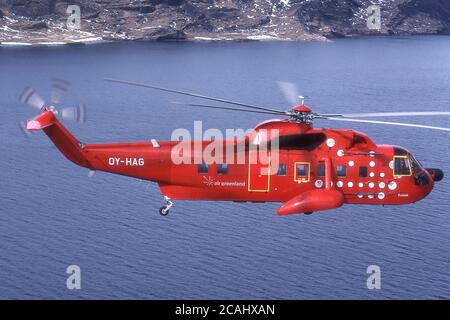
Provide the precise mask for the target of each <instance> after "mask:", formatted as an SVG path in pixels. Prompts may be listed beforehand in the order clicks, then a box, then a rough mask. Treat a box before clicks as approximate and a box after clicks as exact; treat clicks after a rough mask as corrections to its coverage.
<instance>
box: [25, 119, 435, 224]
mask: <svg viewBox="0 0 450 320" xmlns="http://www.w3.org/2000/svg"><path fill="white" fill-rule="evenodd" d="M29 128H30V129H31V130H38V129H43V130H44V132H45V133H46V134H47V135H48V136H49V137H50V139H51V140H52V141H53V142H54V143H55V145H56V146H57V147H58V148H59V150H60V151H61V152H62V153H63V154H64V155H65V156H66V157H67V158H68V159H69V160H71V161H73V162H75V163H76V164H78V165H80V166H83V167H86V168H89V169H90V170H98V171H105V172H110V173H115V174H120V175H125V176H129V177H133V178H138V179H143V180H148V181H153V182H156V183H158V184H159V186H160V190H161V193H162V194H163V195H164V196H166V197H169V198H171V199H179V200H226V201H242V202H247V201H248V202H284V203H285V204H284V205H283V206H282V207H280V209H279V210H278V213H279V214H282V215H283V214H291V213H301V212H304V213H309V212H311V211H317V210H326V209H331V208H337V207H339V206H341V205H342V204H376V205H397V204H406V203H412V202H415V201H418V200H420V199H422V198H424V197H425V196H427V195H428V194H429V193H430V191H431V190H432V188H433V185H434V180H439V179H440V178H442V177H441V175H442V172H440V170H438V169H429V170H427V169H424V168H423V167H422V165H421V164H420V163H419V162H418V161H417V160H416V159H415V158H414V156H413V155H412V154H411V153H410V152H408V151H407V150H406V149H404V148H401V147H396V146H392V145H377V144H375V143H373V142H372V140H371V139H370V138H369V137H368V136H367V135H365V134H363V133H360V132H357V131H354V130H342V129H316V128H312V127H311V126H310V125H309V124H305V123H296V122H291V121H287V120H270V121H266V122H264V123H262V124H260V125H258V126H257V127H256V128H255V130H254V132H253V133H252V134H250V135H247V136H245V137H243V138H240V139H236V140H226V141H219V142H222V143H221V144H217V142H218V141H215V143H216V145H221V146H222V147H221V148H223V154H224V156H223V158H222V159H219V160H217V158H216V161H215V162H208V161H206V160H205V159H204V158H203V155H204V152H205V151H206V150H208V148H209V151H211V146H210V144H211V141H201V142H198V141H187V142H186V141H185V142H184V143H185V144H184V146H185V147H186V146H187V147H192V148H193V150H194V149H195V148H194V145H195V146H196V147H197V148H198V146H199V145H200V149H197V151H194V152H191V153H190V154H188V155H184V159H185V160H186V161H184V162H183V163H174V160H173V157H174V150H175V148H178V149H176V152H177V154H178V155H180V152H181V153H183V152H186V150H184V149H183V148H181V149H180V148H179V142H178V141H167V142H157V141H155V140H152V141H149V142H137V143H113V144H82V143H80V142H78V141H77V140H76V139H75V138H74V137H73V136H72V135H71V134H70V133H69V132H68V131H67V130H66V129H65V128H64V127H63V126H62V124H61V123H60V122H59V121H58V120H57V119H56V117H55V115H54V114H53V113H52V112H51V111H44V113H42V114H41V116H39V117H38V118H37V119H35V120H33V121H30V122H29ZM272 129H276V132H277V134H276V136H270V135H269V136H267V141H265V142H267V143H268V145H269V146H270V147H272V148H270V147H269V148H266V149H265V151H266V154H267V157H268V161H267V159H266V161H262V159H260V156H259V153H258V152H257V150H258V148H256V149H255V148H252V147H251V146H252V145H254V144H262V142H264V141H262V140H261V139H259V140H258V139H256V137H258V133H259V132H263V131H265V132H267V131H270V130H272ZM275 138H276V139H277V146H276V147H277V148H276V149H274V148H273V141H274V139H275ZM239 146H240V147H241V148H239ZM198 150H200V151H201V152H200V154H199V152H198ZM230 150H232V151H233V154H232V155H231V157H230V155H229V154H227V152H228V153H229V151H230ZM215 152H217V150H215ZM275 152H276V154H275ZM275 155H276V157H275ZM181 156H183V154H181ZM275 158H276V163H274V162H275V160H274V159H275ZM239 159H240V160H241V161H238V160H239Z"/></svg>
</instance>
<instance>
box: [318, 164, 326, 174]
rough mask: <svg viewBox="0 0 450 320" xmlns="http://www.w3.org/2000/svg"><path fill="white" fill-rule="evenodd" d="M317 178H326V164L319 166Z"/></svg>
mask: <svg viewBox="0 0 450 320" xmlns="http://www.w3.org/2000/svg"><path fill="white" fill-rule="evenodd" d="M317 176H318V177H325V163H319V164H318V165H317Z"/></svg>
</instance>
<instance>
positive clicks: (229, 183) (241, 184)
mask: <svg viewBox="0 0 450 320" xmlns="http://www.w3.org/2000/svg"><path fill="white" fill-rule="evenodd" d="M202 178H203V184H205V186H207V187H245V181H218V180H214V179H213V178H212V177H211V176H203V177H202Z"/></svg>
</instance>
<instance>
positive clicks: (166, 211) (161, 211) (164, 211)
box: [159, 206, 170, 216]
mask: <svg viewBox="0 0 450 320" xmlns="http://www.w3.org/2000/svg"><path fill="white" fill-rule="evenodd" d="M169 211H170V210H169V208H167V207H166V206H162V207H161V208H159V214H160V215H162V216H167V215H168V214H169Z"/></svg>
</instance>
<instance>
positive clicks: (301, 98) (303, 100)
mask: <svg viewBox="0 0 450 320" xmlns="http://www.w3.org/2000/svg"><path fill="white" fill-rule="evenodd" d="M298 98H299V99H300V101H301V102H302V104H301V105H302V106H303V105H305V97H304V96H298Z"/></svg>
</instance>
